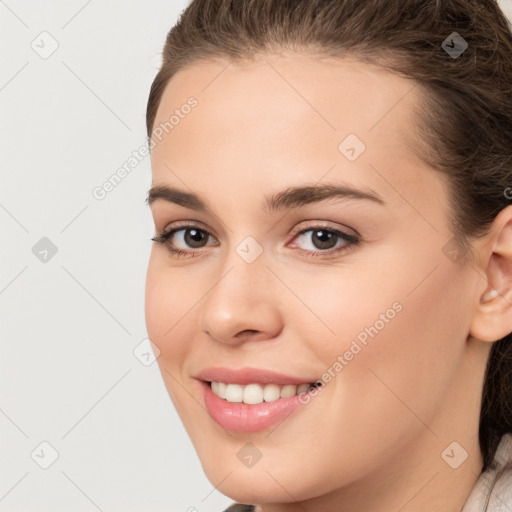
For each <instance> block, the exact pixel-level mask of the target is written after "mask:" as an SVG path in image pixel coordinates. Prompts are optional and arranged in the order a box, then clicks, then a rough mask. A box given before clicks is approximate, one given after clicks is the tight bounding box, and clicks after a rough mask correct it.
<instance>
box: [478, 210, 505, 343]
mask: <svg viewBox="0 0 512 512" xmlns="http://www.w3.org/2000/svg"><path fill="white" fill-rule="evenodd" d="M479 254H480V257H479V261H478V265H479V267H478V268H476V269H475V270H477V271H478V273H479V274H480V275H481V276H482V277H484V278H485V280H486V281H485V283H484V284H483V286H482V288H483V290H482V291H480V292H479V295H478V296H477V297H476V302H477V304H476V307H475V313H474V315H473V318H472V320H471V324H470V328H469V334H470V335H471V336H473V337H474V338H477V339H478V340H481V341H489V342H493V341H497V340H499V339H501V338H503V337H504V336H506V335H507V334H509V333H510V332H512V205H511V206H507V207H506V208H504V209H503V210H501V212H500V213H499V214H498V215H497V217H496V218H495V219H494V222H493V224H492V226H491V228H490V230H489V232H488V234H487V235H486V236H485V238H484V239H483V242H482V246H481V248H480V253H479Z"/></svg>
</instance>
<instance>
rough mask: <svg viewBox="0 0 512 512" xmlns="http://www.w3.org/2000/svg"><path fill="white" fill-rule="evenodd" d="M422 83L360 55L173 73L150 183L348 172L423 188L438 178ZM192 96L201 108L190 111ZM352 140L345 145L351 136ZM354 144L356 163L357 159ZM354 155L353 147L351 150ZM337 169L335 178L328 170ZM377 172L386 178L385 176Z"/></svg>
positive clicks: (285, 179)
mask: <svg viewBox="0 0 512 512" xmlns="http://www.w3.org/2000/svg"><path fill="white" fill-rule="evenodd" d="M419 91H420V88H419V87H417V83H416V82H414V81H412V80H408V79H405V78H402V77H400V76H397V75H395V74H392V73H390V72H388V71H386V70H385V69H383V68H381V67H379V66H376V65H372V64H368V63H362V62H360V61H358V60H356V59H353V58H344V59H334V58H325V57H324V58H318V57H315V56H309V55H305V54H300V55H299V54H296V53H288V54H279V55H275V54H272V55H260V56H258V57H257V58H256V59H254V60H252V61H249V60H247V61H240V62H238V61H237V62H234V61H228V60H222V59H217V60H205V61H199V62H196V63H194V64H192V65H190V66H189V67H187V68H184V69H182V70H180V71H179V72H178V73H176V74H175V75H174V77H173V78H172V79H171V81H170V82H169V84H168V85H167V87H166V89H165V91H164V94H163V97H162V100H161V103H160V105H159V108H158V111H157V115H156V119H155V123H154V130H155V129H158V127H159V126H160V127H162V126H164V127H165V126H166V124H165V123H167V125H169V119H170V118H171V117H172V116H173V114H174V122H173V123H172V126H171V127H169V126H168V129H167V130H166V131H164V132H162V133H163V135H162V137H161V139H160V140H156V139H154V143H155V145H154V147H153V150H152V164H153V181H154V182H160V181H167V182H173V183H175V184H179V181H177V180H176V175H172V174H170V173H169V168H172V169H174V170H175V171H176V173H177V174H180V173H181V175H186V176H187V178H188V179H189V183H191V182H193V183H194V184H195V186H196V190H197V189H201V188H204V187H202V186H201V183H206V182H207V181H208V183H209V184H211V181H212V180H213V177H215V181H216V182H217V183H219V184H224V186H225V184H226V183H230V181H231V182H233V180H241V179H242V177H243V179H244V180H246V181H248V182H249V186H251V184H254V185H257V184H258V183H271V184H274V185H275V186H276V188H280V187H281V186H286V185H290V178H293V179H295V180H301V179H304V180H311V179H318V180H319V179H321V178H322V176H323V175H325V174H326V173H327V172H329V178H331V179H332V178H336V176H338V177H340V178H343V179H346V178H348V179H349V181H351V182H352V183H354V184H366V185H370V186H371V185H372V184H373V185H375V186H376V187H380V188H382V184H383V182H382V174H384V175H385V176H386V177H387V179H390V180H391V181H392V182H393V183H394V184H395V186H397V187H398V188H399V189H400V187H402V188H403V187H405V188H406V189H407V188H411V187H412V188H413V189H417V190H409V193H410V194H411V195H412V196H414V195H415V193H417V194H420V193H421V190H420V188H421V187H424V186H425V182H426V181H429V180H431V179H432V177H431V176H430V175H431V174H432V171H431V170H430V169H428V170H427V169H426V164H424V162H422V161H421V160H420V159H419V158H418V156H417V154H416V152H415V151H414V148H415V146H417V145H418V140H419V138H418V132H417V129H416V125H417V122H418V118H417V112H418V111H419V110H420V109H419V108H418V106H419V105H420V98H421V96H420V94H419ZM190 98H194V100H195V101H196V106H195V107H194V108H183V105H186V104H187V102H190ZM345 141H348V142H345ZM347 146H354V149H355V152H356V153H358V154H359V153H360V156H358V155H357V154H356V157H357V159H350V158H347V156H351V155H350V153H348V154H347V153H346V150H347V149H349V150H351V147H347ZM352 153H353V152H352ZM333 168H334V169H335V174H333V172H330V171H329V170H330V169H333ZM379 175H380V177H379Z"/></svg>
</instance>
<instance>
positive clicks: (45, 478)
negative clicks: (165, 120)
mask: <svg viewBox="0 0 512 512" xmlns="http://www.w3.org/2000/svg"><path fill="white" fill-rule="evenodd" d="M186 4H187V1H186V0H150V1H137V2H127V1H124V2H123V1H122V0H104V1H100V0H88V1H87V0H73V1H69V0H68V1H64V0H60V1H51V2H41V1H39V2H37V1H35V0H25V1H23V2H16V1H14V0H5V1H3V0H0V41H1V44H2V61H1V66H0V109H1V110H0V129H1V134H0V143H1V147H0V166H1V167H0V168H1V174H0V180H1V183H0V221H1V228H2V237H1V246H2V263H1V265H0V304H1V324H0V325H1V338H0V339H1V345H0V346H1V353H0V376H1V377H0V378H1V386H0V428H1V435H0V447H1V452H0V460H1V465H0V512H46V511H47V512H60V511H63V512H69V511H73V512H81V511H84V512H95V511H98V510H99V511H103V512H107V511H108V512H118V511H119V512H121V511H123V512H130V511H137V512H156V511H165V512H177V511H186V512H195V511H197V512H219V511H221V510H223V509H224V508H225V507H226V506H227V505H228V504H229V503H230V502H231V500H230V499H229V498H227V497H225V496H223V495H221V494H220V493H219V492H218V491H216V490H215V488H214V486H213V485H212V484H210V483H209V482H208V480H207V479H206V477H205V476H204V474H203V472H202V469H201V465H200V463H199V460H198V458H197V456H196V454H195V452H194V450H193V448H192V445H191V443H190V441H189V439H188V437H187V435H186V432H185V430H184V428H183V426H182V424H181V421H180V419H179V417H178V416H177V414H176V413H175V411H174V408H173V407H172V403H171V401H170V399H169V397H168V395H167V392H166V390H165V388H164V385H163V381H162V378H161V376H160V372H159V370H158V367H157V364H156V363H153V364H150V365H148V364H149V362H150V361H151V360H148V356H147V355H146V356H144V354H145V353H147V341H144V340H145V339H146V337H147V332H146V328H145V321H144V280H145V272H146V265H147V260H148V257H149V251H150V247H151V242H150V238H151V236H152V235H153V225H152V221H151V216H150V212H149V209H148V207H147V206H146V205H145V203H144V199H145V197H146V192H147V190H148V188H149V185H150V181H151V171H150V161H149V157H146V158H144V159H143V160H142V161H141V162H140V163H139V164H138V165H137V166H136V167H134V168H133V170H132V171H131V172H130V173H129V174H128V175H127V176H126V178H125V179H124V180H123V181H122V182H121V183H120V184H118V185H117V186H116V187H115V188H114V189H113V190H112V191H111V192H109V193H108V194H107V195H106V197H105V198H104V199H103V200H98V199H96V198H95V197H94V196H93V193H92V192H93V190H94V188H95V187H98V186H101V185H102V184H103V183H104V182H105V181H106V180H108V179H109V177H110V176H111V175H112V174H113V173H115V172H116V170H117V169H118V168H119V167H121V166H122V165H123V164H125V163H126V162H127V160H128V159H129V158H130V156H131V155H132V152H133V151H135V150H137V149H139V148H140V147H141V146H142V145H143V144H144V140H145V107H146V101H147V96H148V92H149V87H150V84H151V82H152V80H153V78H154V75H155V73H156V71H157V68H158V66H159V64H160V52H161V49H162V46H163V43H164V39H165V35H166V33H167V31H168V30H169V29H170V27H171V26H172V25H173V24H174V23H175V21H176V19H177V16H178V14H179V13H180V12H181V10H182V9H183V8H184V7H185V6H186ZM501 5H502V7H503V9H504V10H505V12H506V13H507V15H508V16H509V17H510V18H512V0H504V1H502V2H501ZM42 32H47V33H48V34H49V35H44V34H43V35H41V33H42ZM56 44H58V48H57V49H56V50H55V51H54V53H52V54H51V55H50V56H47V55H46V53H48V52H49V51H50V50H51V49H52V45H54V46H55V45H56ZM45 52H46V53H45ZM43 57H47V58H43ZM43 237H46V238H48V239H49V240H51V242H52V243H53V244H54V245H55V246H56V247H57V253H56V254H55V255H53V256H52V253H51V251H50V252H49V253H48V254H46V253H45V252H44V250H45V247H44V246H41V247H39V246H36V244H37V243H38V242H39V241H40V240H41V238H43ZM34 246H36V248H37V250H35V252H36V254H34V252H33V247H34ZM45 256H46V261H41V260H40V258H43V260H44V258H45ZM141 343H142V344H141ZM139 345H140V347H139ZM136 347H139V348H138V349H137V348H136ZM134 350H135V354H134ZM136 354H138V355H139V357H138V358H137V357H136ZM146 365H148V366H146ZM42 442H46V443H49V444H50V445H51V446H52V447H53V449H54V450H56V451H57V452H58V458H57V459H56V460H55V462H53V464H52V465H51V466H49V467H48V468H47V469H43V468H42V467H41V465H45V464H49V463H50V462H51V460H52V448H50V447H49V446H48V445H44V444H43V445H41V443H42Z"/></svg>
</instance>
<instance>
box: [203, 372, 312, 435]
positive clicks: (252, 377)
mask: <svg viewBox="0 0 512 512" xmlns="http://www.w3.org/2000/svg"><path fill="white" fill-rule="evenodd" d="M196 379H198V380H200V381H202V382H201V383H200V384H201V387H202V388H203V398H204V403H205V406H206V409H207V410H208V412H209V413H210V416H211V417H212V418H213V420H214V421H215V422H217V423H218V424H219V425H220V426H221V427H223V428H224V429H226V430H230V431H232V432H257V431H259V430H264V429H266V428H269V427H271V426H272V425H275V424H277V423H279V422H281V421H283V420H284V419H285V418H286V417H287V416H288V415H289V414H291V413H292V412H293V411H294V410H296V409H297V408H299V407H300V406H301V405H304V403H303V402H301V401H300V400H299V397H298V396H297V395H296V396H292V397H290V398H279V399H278V400H275V401H274V402H262V403H261V404H254V405H249V404H244V403H242V402H228V401H227V400H224V399H223V398H220V397H219V396H217V395H215V394H214V393H213V391H212V389H211V387H210V382H212V381H213V382H225V383H229V384H240V385H244V384H252V383H257V384H263V385H264V384H278V385H280V386H284V385H285V384H294V385H296V386H299V385H300V384H312V383H313V382H316V381H317V380H318V379H314V378H313V379H311V380H307V379H301V378H298V377H294V376H291V375H284V374H282V373H278V372H274V371H271V370H264V369H259V368H248V367H246V368H240V369H232V368H226V367H212V368H206V369H204V370H202V371H201V372H199V373H198V374H197V375H196ZM311 398H312V397H311Z"/></svg>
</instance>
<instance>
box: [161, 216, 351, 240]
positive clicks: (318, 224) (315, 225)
mask: <svg viewBox="0 0 512 512" xmlns="http://www.w3.org/2000/svg"><path fill="white" fill-rule="evenodd" d="M182 222H183V224H179V225H177V226H172V227H170V228H164V229H163V230H162V231H161V234H163V235H169V236H170V235H171V233H172V234H173V235H174V234H175V233H176V232H177V231H182V230H184V229H193V228H199V230H201V231H205V232H206V233H207V234H208V236H209V237H211V238H213V239H215V240H216V241H217V242H218V240H217V237H216V236H215V235H214V234H213V233H212V232H211V230H210V229H209V228H206V227H203V226H202V223H200V222H198V221H182ZM187 222H188V223H187ZM308 222H309V224H308V225H307V226H303V227H302V228H299V229H297V230H294V231H293V233H292V240H293V239H294V238H296V237H297V236H298V235H301V234H302V233H304V232H307V231H314V230H315V229H322V228H323V229H326V230H327V231H333V232H340V233H342V234H344V235H347V236H349V237H353V238H357V239H359V238H361V235H360V234H359V233H358V232H357V231H356V230H354V229H352V228H348V227H343V228H339V227H334V226H329V225H324V224H323V223H322V221H308ZM350 230H351V231H354V232H355V234H352V233H350V232H348V231H350Z"/></svg>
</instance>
